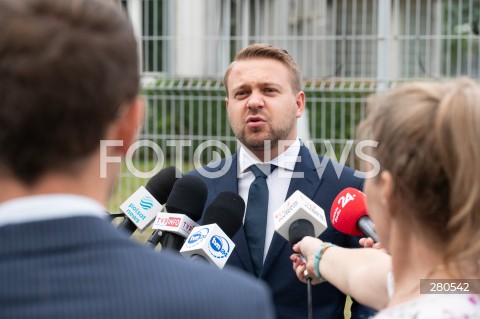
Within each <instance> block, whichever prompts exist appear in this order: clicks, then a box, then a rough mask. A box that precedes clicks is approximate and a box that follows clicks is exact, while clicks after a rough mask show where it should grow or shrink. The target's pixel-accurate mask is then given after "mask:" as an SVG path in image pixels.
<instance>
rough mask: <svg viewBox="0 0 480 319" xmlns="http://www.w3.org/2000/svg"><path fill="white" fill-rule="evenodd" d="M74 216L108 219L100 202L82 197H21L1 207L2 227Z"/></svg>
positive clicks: (67, 195) (60, 195) (53, 195)
mask: <svg viewBox="0 0 480 319" xmlns="http://www.w3.org/2000/svg"><path fill="white" fill-rule="evenodd" d="M73 216H97V217H100V218H102V217H106V216H107V215H106V210H105V207H103V206H102V205H101V204H100V203H99V202H97V201H95V200H93V199H91V198H88V197H85V196H80V195H71V194H52V195H50V194H49V195H35V196H27V197H21V198H18V199H12V200H9V201H6V202H3V203H2V204H1V205H0V226H4V225H8V224H19V223H27V222H35V221H43V220H49V219H58V218H67V217H73Z"/></svg>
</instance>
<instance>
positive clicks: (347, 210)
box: [330, 187, 368, 236]
mask: <svg viewBox="0 0 480 319" xmlns="http://www.w3.org/2000/svg"><path fill="white" fill-rule="evenodd" d="M366 215H368V213H367V208H366V204H365V194H364V193H362V192H361V191H359V190H358V189H356V188H352V187H348V188H345V189H344V190H343V191H341V192H340V193H339V194H338V195H337V197H336V198H335V200H334V201H333V204H332V209H331V210H330V221H331V222H332V225H333V227H335V229H337V230H338V231H339V232H342V233H344V234H347V235H352V236H362V235H363V233H362V232H361V231H360V230H359V229H358V228H357V222H358V220H359V219H360V218H361V217H362V216H366Z"/></svg>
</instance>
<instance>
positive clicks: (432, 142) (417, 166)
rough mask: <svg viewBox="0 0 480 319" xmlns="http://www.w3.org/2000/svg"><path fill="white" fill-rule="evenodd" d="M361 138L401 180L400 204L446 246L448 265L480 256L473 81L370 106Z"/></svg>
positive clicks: (479, 134) (478, 100) (479, 121)
mask: <svg viewBox="0 0 480 319" xmlns="http://www.w3.org/2000/svg"><path fill="white" fill-rule="evenodd" d="M368 108H369V110H368V112H369V113H368V116H367V118H366V119H365V120H364V121H363V122H362V124H361V125H360V126H359V130H358V137H359V138H360V139H370V140H375V141H377V142H378V143H379V144H378V146H377V147H376V148H375V149H374V150H373V151H372V153H371V155H372V156H374V157H375V158H376V159H377V160H378V162H379V163H380V166H381V170H387V171H389V172H390V173H391V174H392V176H393V180H394V196H393V197H394V201H395V203H396V204H398V205H401V206H402V208H403V211H404V212H405V214H406V218H408V219H407V220H409V221H413V222H414V223H416V225H417V226H419V227H420V229H422V230H425V233H426V234H427V235H428V236H429V238H430V239H431V240H433V241H432V242H433V243H435V244H437V245H441V246H443V247H445V248H444V252H445V255H444V259H445V260H444V262H445V264H446V265H451V264H455V265H456V266H459V265H460V264H462V265H463V264H466V265H469V267H470V266H471V265H475V269H474V273H477V274H478V262H479V256H480V87H479V86H478V84H477V83H475V82H474V81H472V80H470V79H466V78H461V79H457V80H455V81H451V82H446V83H410V84H405V85H402V86H400V87H397V88H394V89H392V90H390V91H388V92H386V93H382V94H378V95H374V96H372V97H371V98H370V99H369V101H368Z"/></svg>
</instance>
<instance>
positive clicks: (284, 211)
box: [274, 191, 327, 281]
mask: <svg viewBox="0 0 480 319" xmlns="http://www.w3.org/2000/svg"><path fill="white" fill-rule="evenodd" d="M274 225H275V230H276V232H277V233H278V234H280V235H281V236H282V237H283V238H285V239H286V240H288V241H289V243H290V245H292V247H293V245H294V244H296V243H298V242H299V241H301V240H302V238H304V237H306V236H311V237H318V236H320V234H321V233H322V232H323V231H324V230H325V229H326V228H327V221H326V220H325V212H324V211H323V209H322V208H321V207H320V206H318V205H317V204H315V202H313V201H312V200H311V199H310V198H308V197H306V196H305V195H303V194H302V193H301V192H300V191H296V192H295V193H293V194H292V196H290V197H289V198H288V199H287V200H286V201H285V203H283V204H282V206H280V207H279V208H278V209H277V210H276V211H275V213H274ZM298 257H299V258H300V259H301V262H303V263H305V262H306V260H305V258H304V257H303V255H302V254H299V256H295V258H298ZM292 258H294V256H292ZM308 278H309V275H308V272H307V270H306V269H305V271H304V278H303V279H304V280H303V281H305V280H308Z"/></svg>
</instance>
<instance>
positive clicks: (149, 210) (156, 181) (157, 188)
mask: <svg viewBox="0 0 480 319" xmlns="http://www.w3.org/2000/svg"><path fill="white" fill-rule="evenodd" d="M181 176H182V173H181V172H180V171H179V170H178V169H177V168H176V167H175V166H168V167H165V168H164V169H162V170H161V171H160V172H158V173H157V174H155V175H154V176H153V177H152V178H151V179H150V180H149V181H148V183H147V184H146V185H145V187H143V186H141V187H140V188H139V189H137V191H136V192H135V193H133V194H132V195H131V196H130V197H129V198H128V199H127V200H126V201H125V202H124V203H123V204H122V205H120V210H121V211H122V212H123V214H124V215H125V218H124V219H123V221H121V222H120V223H119V224H118V226H117V227H118V228H120V229H124V230H125V231H127V232H128V233H129V234H130V235H131V234H133V232H134V231H135V230H136V229H137V228H138V229H140V230H144V229H145V228H146V227H147V226H148V225H149V224H150V223H151V222H152V221H153V220H154V219H155V216H156V215H157V213H158V212H159V211H161V210H162V205H163V204H164V203H165V202H166V201H167V198H168V197H169V195H170V192H171V191H172V187H173V185H174V183H175V182H176V181H177V180H178V179H179V178H180V177H181Z"/></svg>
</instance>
